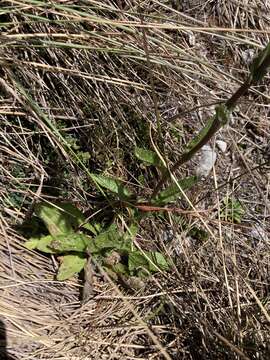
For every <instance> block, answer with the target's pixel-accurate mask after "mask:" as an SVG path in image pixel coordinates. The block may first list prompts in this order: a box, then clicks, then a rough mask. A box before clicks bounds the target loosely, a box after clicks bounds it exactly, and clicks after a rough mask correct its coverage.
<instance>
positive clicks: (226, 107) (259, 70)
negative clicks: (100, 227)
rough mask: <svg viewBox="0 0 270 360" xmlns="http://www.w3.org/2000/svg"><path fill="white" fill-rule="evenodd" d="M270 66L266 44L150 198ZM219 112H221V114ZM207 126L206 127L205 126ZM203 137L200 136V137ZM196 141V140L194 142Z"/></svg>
mask: <svg viewBox="0 0 270 360" xmlns="http://www.w3.org/2000/svg"><path fill="white" fill-rule="evenodd" d="M269 66H270V42H269V43H268V44H267V46H266V47H265V49H264V50H263V51H261V52H260V53H259V55H258V57H256V58H255V59H254V61H253V63H252V65H251V67H250V74H249V76H248V78H247V79H246V81H245V82H244V83H243V84H242V85H241V86H240V87H239V88H238V90H237V91H236V92H235V93H234V94H233V95H232V96H231V97H230V98H229V99H228V100H227V101H226V102H225V104H223V105H221V106H220V107H217V108H216V113H215V114H214V115H213V117H212V118H210V119H209V121H210V124H211V125H210V127H209V128H208V129H207V132H206V133H205V131H204V130H205V129H206V127H205V128H203V129H202V130H201V132H200V133H199V135H198V136H197V137H196V138H195V144H193V145H192V146H190V145H188V146H187V149H186V151H184V153H183V154H182V155H181V156H180V159H179V160H177V161H176V162H175V164H174V165H173V166H172V168H171V169H170V171H168V172H167V173H166V174H165V175H163V177H162V178H161V179H160V181H159V182H158V184H157V185H156V187H155V189H154V191H153V193H152V195H151V198H153V197H155V196H156V195H157V194H158V192H159V191H160V190H161V188H162V186H163V185H164V184H165V183H166V181H167V180H168V179H169V177H170V175H171V174H172V173H174V172H175V171H176V170H177V169H178V168H179V167H180V166H182V165H183V164H184V163H186V162H187V161H189V160H190V159H191V158H192V157H193V156H194V155H195V154H196V153H197V152H198V151H199V150H200V149H201V148H202V147H203V146H204V145H205V144H206V143H207V142H208V141H209V140H210V139H211V138H212V137H213V136H214V135H215V134H216V133H217V131H218V130H219V129H220V128H221V127H223V126H224V125H225V124H226V123H227V122H228V121H229V114H230V113H231V112H232V111H233V109H234V108H235V106H236V105H237V103H238V101H239V99H240V98H241V97H242V96H243V95H245V93H246V92H247V91H248V90H249V88H250V87H251V86H252V85H255V84H257V83H258V82H259V81H260V80H262V78H263V77H264V75H265V74H266V72H267V69H268V67H269ZM222 108H223V109H222ZM219 110H222V114H221V113H220V111H219ZM206 126H207V125H206ZM202 134H203V136H200V135H202ZM196 139H197V140H196Z"/></svg>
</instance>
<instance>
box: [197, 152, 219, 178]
mask: <svg viewBox="0 0 270 360" xmlns="http://www.w3.org/2000/svg"><path fill="white" fill-rule="evenodd" d="M216 159H217V154H216V153H215V151H214V150H213V149H212V148H211V146H209V145H204V146H203V147H202V148H201V153H200V163H199V165H198V166H197V169H196V174H197V176H199V177H206V176H208V175H209V174H210V171H211V170H212V168H213V166H214V165H215V162H216Z"/></svg>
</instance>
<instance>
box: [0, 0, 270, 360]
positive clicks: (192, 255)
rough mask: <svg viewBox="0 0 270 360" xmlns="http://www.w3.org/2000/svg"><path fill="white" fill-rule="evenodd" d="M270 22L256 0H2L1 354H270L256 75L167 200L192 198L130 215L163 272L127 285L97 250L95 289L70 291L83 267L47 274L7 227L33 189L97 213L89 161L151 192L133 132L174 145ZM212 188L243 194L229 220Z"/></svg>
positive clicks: (52, 265)
mask: <svg viewBox="0 0 270 360" xmlns="http://www.w3.org/2000/svg"><path fill="white" fill-rule="evenodd" d="M269 22H270V8H269V6H268V5H267V3H266V2H265V1H260V0H250V1H248V2H247V1H241V2H240V1H238V0H222V1H221V0H220V1H219V0H216V1H202V0H196V1H195V0H192V1H191V0H190V1H179V2H178V1H156V0H152V1H148V0H146V1H137V0H127V1H121V0H115V1H112V0H111V1H110V0H106V1H94V0H93V1H92V0H85V1H83V0H79V1H73V0H71V1H57V0H55V1H49V2H47V1H45V0H44V1H42V0H4V1H1V7H0V205H1V214H0V250H1V265H0V267H1V275H0V279H1V283H0V287H1V293H0V312H1V317H0V321H1V323H3V325H1V328H3V329H4V328H5V332H6V344H5V341H2V345H6V354H7V353H8V356H9V357H10V359H13V358H14V359H17V360H19V359H20V360H21V359H22V360H26V359H28V360H37V359H59V360H60V359H74V360H75V359H76V360H79V359H80V360H83V359H267V358H268V357H269V354H270V348H269V322H270V314H269V265H270V263H269V260H270V258H269V254H270V252H269V251H270V246H269V228H270V226H269V225H270V222H269V219H270V213H269V208H270V205H269V144H268V143H269V136H270V125H269V124H270V122H269V115H268V114H269V98H270V94H269V76H266V78H265V79H264V82H263V84H262V85H260V86H256V87H253V88H252V89H251V91H250V92H249V93H248V94H247V95H246V96H245V97H244V98H243V99H242V100H241V103H240V104H239V106H238V108H237V109H236V110H235V111H234V112H233V115H232V120H231V123H230V124H229V125H228V126H227V127H226V128H225V129H223V130H222V131H221V132H220V133H219V134H218V135H217V138H218V139H222V140H223V141H225V142H226V143H227V145H228V147H227V151H226V153H222V152H221V151H219V150H218V149H216V151H217V153H218V158H217V162H216V166H215V168H214V169H213V171H212V173H211V175H210V176H209V177H208V178H207V179H206V180H205V181H203V182H200V183H199V184H198V186H196V188H195V189H194V190H193V191H190V192H187V193H186V199H184V198H183V199H182V200H179V201H178V202H177V203H176V204H174V206H175V207H178V208H181V209H189V210H191V209H192V212H190V213H189V215H179V213H177V212H173V211H172V212H168V213H166V214H165V215H164V214H163V215H164V216H159V215H156V216H152V217H150V216H149V218H147V219H145V220H144V221H142V222H141V224H140V228H139V234H138V236H137V239H136V240H137V242H138V243H139V244H140V245H141V246H143V247H144V246H145V247H146V248H149V247H150V248H151V246H154V247H156V248H159V249H160V251H162V252H163V253H165V254H166V255H167V256H170V257H171V259H172V260H173V262H174V266H173V268H172V270H171V271H170V272H168V273H159V274H157V275H155V276H152V277H151V278H149V279H148V280H147V281H145V284H144V287H143V288H141V289H140V290H137V291H133V292H132V291H130V290H127V289H125V288H124V287H123V286H121V285H120V284H117V283H114V282H113V281H112V280H111V279H110V278H109V277H108V275H107V274H106V273H104V271H103V270H102V269H101V268H100V267H99V264H93V267H94V270H95V274H94V283H93V289H94V296H93V298H92V299H91V300H89V302H88V303H86V304H84V305H81V304H80V301H79V296H80V291H81V288H82V282H81V280H80V279H77V278H74V279H71V280H69V281H65V282H58V281H55V274H56V271H57V267H58V261H57V258H55V257H53V256H45V255H43V254H41V253H38V252H35V251H29V250H26V249H25V248H24V247H23V244H24V241H25V238H26V237H27V231H26V230H29V229H27V228H26V226H24V232H23V234H24V235H22V231H21V226H20V225H22V224H24V225H25V224H26V223H27V220H29V219H30V218H31V216H32V211H33V206H34V205H35V203H37V202H38V201H40V200H41V199H46V200H49V201H52V202H53V201H54V200H56V199H57V200H59V199H60V200H61V199H63V200H69V201H72V202H74V203H75V204H77V206H78V207H80V208H81V209H82V210H83V211H84V212H86V214H87V216H91V215H93V214H95V212H96V211H98V213H97V215H95V216H99V215H100V214H103V213H104V212H103V210H104V209H106V206H107V205H108V204H107V203H106V199H105V200H104V198H101V196H100V194H99V193H98V192H97V190H96V189H95V187H94V184H93V183H92V182H91V179H90V177H89V172H96V173H101V172H104V173H105V174H110V175H113V176H116V177H118V178H121V179H122V180H124V181H125V182H126V183H127V184H128V185H129V187H130V188H132V189H133V190H134V191H136V192H137V193H138V194H140V195H149V194H151V191H152V190H153V188H154V187H155V185H156V183H157V180H158V179H157V173H156V172H155V170H154V169H151V168H148V169H145V168H142V167H141V166H140V164H139V163H138V161H137V160H136V158H135V156H134V155H133V150H134V146H140V147H145V148H152V149H153V148H154V147H155V148H156V149H158V151H159V152H160V153H161V154H162V156H164V158H166V159H167V161H168V163H169V164H171V163H173V162H175V160H176V159H177V158H178V157H179V155H180V154H181V151H182V149H183V148H184V145H185V144H186V143H187V142H188V141H189V140H190V139H191V138H192V137H193V136H194V134H195V133H196V132H197V131H198V130H199V129H201V127H202V126H203V125H204V123H205V120H206V118H207V117H208V116H209V114H211V113H212V111H213V107H214V105H215V104H217V103H220V102H223V101H224V100H226V99H227V98H228V97H229V96H230V95H231V94H232V93H233V91H235V89H236V88H237V87H238V86H239V83H241V82H242V81H243V79H244V78H245V76H246V74H247V73H248V64H249V62H250V61H251V59H252V58H253V56H254V54H256V52H257V51H258V50H259V49H261V48H263V46H264V45H265V44H266V43H267V42H268V41H269ZM211 145H212V146H215V144H214V141H212V142H211ZM85 153H89V154H90V159H86V158H84V157H83V154H85ZM198 161H199V159H198V157H196V158H194V159H193V160H192V161H191V162H190V163H188V164H185V166H184V167H182V168H181V169H180V170H179V171H178V172H177V173H176V174H175V176H176V177H177V178H181V177H185V176H187V175H189V174H193V173H194V168H195V166H197V163H198ZM226 199H232V201H233V199H236V200H237V201H238V202H240V203H241V206H242V208H243V209H244V215H243V216H242V219H241V223H240V224H236V223H232V220H233V214H232V209H228V208H227V209H226V208H225V209H224V204H231V203H232V202H230V201H227V202H226ZM228 214H229V215H228ZM106 215H108V214H107V213H106ZM121 221H122V224H123V223H124V221H125V219H122V218H118V222H119V224H120V223H121ZM202 230H203V231H204V232H206V233H207V238H205V237H204V236H203V235H202ZM3 329H2V330H1V333H3ZM4 356H7V355H4V352H3V355H2V358H3V359H4Z"/></svg>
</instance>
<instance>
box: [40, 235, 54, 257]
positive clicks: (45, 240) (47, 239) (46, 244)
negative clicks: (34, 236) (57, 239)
mask: <svg viewBox="0 0 270 360" xmlns="http://www.w3.org/2000/svg"><path fill="white" fill-rule="evenodd" d="M52 241H53V237H52V236H51V235H47V236H43V237H42V238H41V239H40V240H39V242H38V243H37V246H36V249H37V250H39V251H42V252H45V253H47V254H55V253H57V251H56V250H54V249H52V248H51V247H50V245H51V242H52Z"/></svg>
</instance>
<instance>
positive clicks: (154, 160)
mask: <svg viewBox="0 0 270 360" xmlns="http://www.w3.org/2000/svg"><path fill="white" fill-rule="evenodd" d="M134 154H135V156H136V158H137V159H139V160H141V161H143V162H145V163H147V164H148V165H153V166H157V167H161V168H162V167H163V168H164V166H163V164H162V162H161V160H160V158H159V157H158V155H157V154H156V153H155V152H154V151H151V150H147V149H143V148H140V147H135V151H134Z"/></svg>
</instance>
